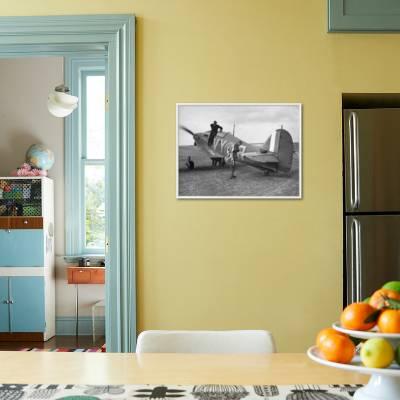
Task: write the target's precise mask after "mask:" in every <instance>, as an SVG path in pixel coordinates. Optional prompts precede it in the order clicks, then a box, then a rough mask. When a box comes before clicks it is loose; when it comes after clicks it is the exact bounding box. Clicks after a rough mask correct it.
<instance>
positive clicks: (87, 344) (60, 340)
mask: <svg viewBox="0 0 400 400" xmlns="http://www.w3.org/2000/svg"><path fill="white" fill-rule="evenodd" d="M104 343H105V338H104V336H99V337H96V342H93V338H92V336H78V337H76V336H54V337H53V338H51V339H49V340H48V341H47V342H0V351H10V350H21V349H23V348H38V349H55V348H59V347H63V348H68V349H89V348H93V347H99V348H100V347H101V346H103V344H104Z"/></svg>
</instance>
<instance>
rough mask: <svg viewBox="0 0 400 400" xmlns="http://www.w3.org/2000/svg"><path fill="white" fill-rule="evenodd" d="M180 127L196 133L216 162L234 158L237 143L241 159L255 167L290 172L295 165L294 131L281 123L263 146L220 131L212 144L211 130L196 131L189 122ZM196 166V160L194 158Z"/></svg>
mask: <svg viewBox="0 0 400 400" xmlns="http://www.w3.org/2000/svg"><path fill="white" fill-rule="evenodd" d="M180 129H182V130H183V131H185V132H187V133H189V134H190V135H192V136H193V139H194V142H195V145H197V146H199V148H200V149H201V150H202V151H203V152H205V153H206V154H208V155H209V157H210V159H211V161H212V165H213V166H216V165H218V164H220V165H224V164H225V160H232V159H233V150H234V146H235V144H239V151H238V152H237V160H236V161H237V162H239V163H243V164H246V165H250V166H251V167H254V168H257V169H260V170H262V171H264V173H265V174H266V175H267V174H268V173H270V172H289V171H290V170H291V168H292V160H293V153H294V146H293V139H292V136H291V134H290V133H289V132H288V131H287V130H285V129H283V127H281V128H280V129H277V130H276V131H275V132H274V133H273V134H272V135H270V136H269V137H268V139H267V140H266V141H265V143H264V144H263V145H262V146H257V145H254V144H251V143H246V142H245V141H243V140H240V138H238V137H236V136H235V135H234V134H232V133H229V132H224V131H220V132H218V133H217V134H216V136H215V137H214V139H213V141H212V143H211V144H209V138H210V133H211V131H206V132H200V133H194V132H192V131H191V130H190V129H188V128H187V127H185V126H182V125H181V126H180ZM191 163H192V166H193V168H194V163H193V161H191Z"/></svg>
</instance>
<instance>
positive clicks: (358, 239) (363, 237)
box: [344, 215, 400, 305]
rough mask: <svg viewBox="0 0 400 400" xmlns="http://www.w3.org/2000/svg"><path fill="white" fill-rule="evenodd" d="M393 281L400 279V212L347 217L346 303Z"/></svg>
mask: <svg viewBox="0 0 400 400" xmlns="http://www.w3.org/2000/svg"><path fill="white" fill-rule="evenodd" d="M393 280H400V215H360V216H348V217H346V249H345V287H344V290H345V294H347V296H345V303H346V304H350V303H353V302H356V301H362V300H363V299H365V298H366V297H368V296H370V295H371V294H372V293H373V292H374V291H375V290H377V289H379V288H380V287H381V286H382V285H383V284H384V283H385V282H388V281H393ZM346 304H345V305H346Z"/></svg>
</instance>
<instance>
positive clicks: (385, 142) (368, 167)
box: [343, 108, 400, 212]
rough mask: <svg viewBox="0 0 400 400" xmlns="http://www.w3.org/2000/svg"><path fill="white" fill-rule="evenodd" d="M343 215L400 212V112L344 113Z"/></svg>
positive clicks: (365, 111) (397, 110)
mask: <svg viewBox="0 0 400 400" xmlns="http://www.w3.org/2000/svg"><path fill="white" fill-rule="evenodd" d="M343 134H344V179H345V208H346V212H374V211H381V212H393V211H400V179H399V171H400V109H397V108H393V109H364V110H344V114H343Z"/></svg>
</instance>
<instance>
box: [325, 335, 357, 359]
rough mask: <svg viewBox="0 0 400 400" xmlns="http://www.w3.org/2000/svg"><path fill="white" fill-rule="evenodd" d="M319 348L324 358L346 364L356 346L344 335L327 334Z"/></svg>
mask: <svg viewBox="0 0 400 400" xmlns="http://www.w3.org/2000/svg"><path fill="white" fill-rule="evenodd" d="M319 349H320V351H321V353H322V355H323V356H324V357H325V359H326V360H328V361H333V362H337V363H341V364H348V363H349V362H350V361H351V360H352V359H353V357H354V354H355V353H356V346H355V345H354V343H353V342H352V341H351V339H350V338H349V337H348V336H344V335H329V336H328V337H327V338H325V340H324V341H323V342H322V343H321V345H320V346H319Z"/></svg>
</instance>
